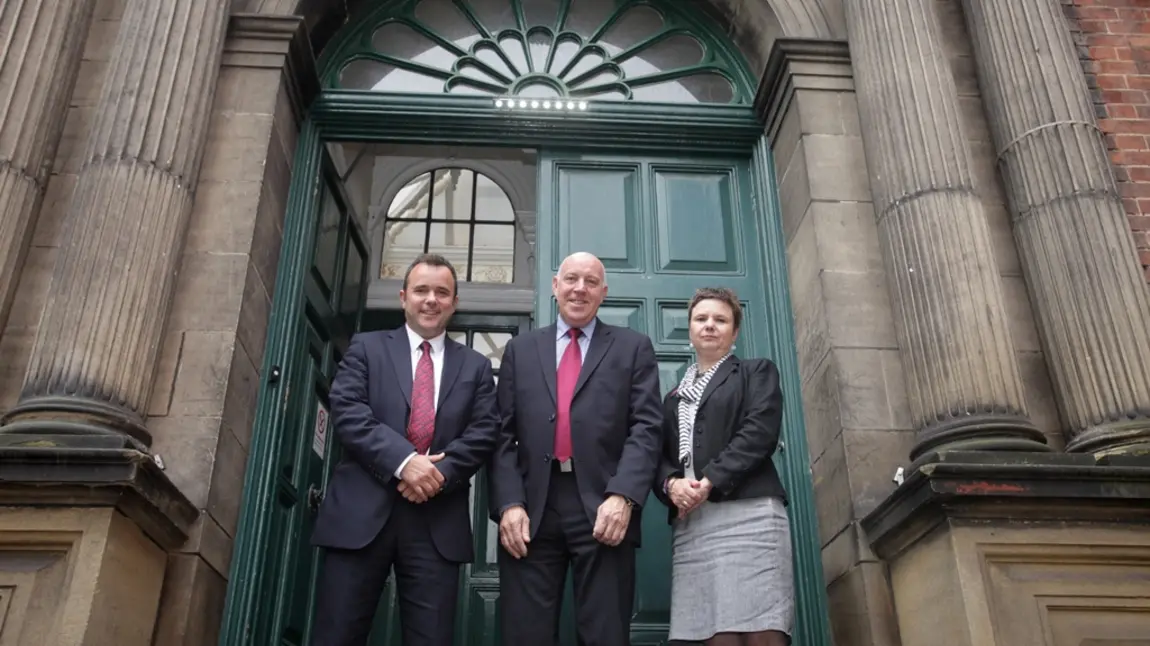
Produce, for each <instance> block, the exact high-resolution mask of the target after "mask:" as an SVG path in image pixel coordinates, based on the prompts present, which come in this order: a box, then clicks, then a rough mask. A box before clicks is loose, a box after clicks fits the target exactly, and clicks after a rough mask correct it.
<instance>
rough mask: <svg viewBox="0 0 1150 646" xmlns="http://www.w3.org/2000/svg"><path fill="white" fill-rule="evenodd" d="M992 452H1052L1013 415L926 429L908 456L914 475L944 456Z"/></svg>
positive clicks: (1035, 430)
mask: <svg viewBox="0 0 1150 646" xmlns="http://www.w3.org/2000/svg"><path fill="white" fill-rule="evenodd" d="M956 451H958V452H963V451H995V452H1011V453H1013V452H1020V453H1047V452H1053V451H1054V449H1052V448H1050V447H1049V446H1048V445H1047V444H1046V436H1045V435H1043V434H1042V431H1040V430H1039V429H1038V427H1037V426H1035V425H1034V424H1032V423H1031V422H1030V420H1028V419H1027V418H1025V417H1021V416H1016V415H969V416H966V417H961V418H955V419H950V420H947V421H946V422H943V423H941V424H935V425H932V426H928V427H927V428H926V429H924V430H922V431H920V432H919V436H918V441H917V442H916V443H915V447H914V449H913V450H912V451H911V453H910V459H911V461H912V462H911V466H910V468H909V469H907V470H908V471H913V470H915V469H917V468H919V467H920V466H922V465H924V464H928V463H931V462H936V461H938V459H939V455H941V454H942V453H944V452H949V453H953V452H956Z"/></svg>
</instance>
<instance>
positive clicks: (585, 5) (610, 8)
mask: <svg viewBox="0 0 1150 646" xmlns="http://www.w3.org/2000/svg"><path fill="white" fill-rule="evenodd" d="M614 5H615V3H614V2H610V1H608V0H574V1H573V2H572V3H571V8H570V9H568V10H567V22H566V23H565V24H564V25H563V29H564V30H566V31H573V32H575V33H576V34H579V35H580V36H582V37H584V38H590V37H591V35H592V34H594V33H595V30H596V29H598V28H599V26H600V25H602V24H603V23H604V22H606V20H607V19H608V18H610V17H611V14H612V13H613V12H614V11H615V6H614Z"/></svg>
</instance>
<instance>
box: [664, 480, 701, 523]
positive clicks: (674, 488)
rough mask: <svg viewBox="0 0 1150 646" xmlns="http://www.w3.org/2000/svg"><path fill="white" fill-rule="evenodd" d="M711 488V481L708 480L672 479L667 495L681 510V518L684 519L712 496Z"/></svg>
mask: <svg viewBox="0 0 1150 646" xmlns="http://www.w3.org/2000/svg"><path fill="white" fill-rule="evenodd" d="M711 487H712V485H711V481H710V480H708V479H707V478H703V479H702V480H688V479H687V478H672V479H671V482H670V483H669V484H668V485H667V494H668V495H669V496H670V498H671V502H673V503H675V507H677V508H678V509H679V518H680V519H682V518H686V516H687V514H689V513H691V512H692V511H694V510H695V508H697V507H698V506H699V505H701V504H703V501H705V500H706V499H707V497H708V496H710V495H711Z"/></svg>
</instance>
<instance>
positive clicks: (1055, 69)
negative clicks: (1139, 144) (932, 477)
mask: <svg viewBox="0 0 1150 646" xmlns="http://www.w3.org/2000/svg"><path fill="white" fill-rule="evenodd" d="M963 6H964V9H965V13H966V19H967V24H968V26H969V29H970V32H971V37H972V38H973V40H974V45H975V48H974V51H975V58H976V59H977V62H978V75H979V82H980V83H979V84H980V86H981V88H982V96H983V101H984V102H985V104H986V108H987V112H988V113H989V116H990V128H991V132H992V134H993V137H994V142H995V146H996V147H997V148H998V161H999V167H1000V169H1001V171H1002V176H1003V179H1004V182H1005V185H1006V189H1007V193H1008V196H1009V198H1008V199H1009V202H1010V208H1011V212H1012V213H1013V215H1014V237H1015V240H1016V241H1017V243H1018V250H1019V254H1020V256H1021V259H1022V265H1023V271H1024V273H1025V275H1026V281H1027V285H1028V286H1029V289H1030V293H1031V300H1032V301H1033V304H1034V312H1035V314H1036V316H1037V319H1038V325H1039V330H1040V332H1041V337H1042V342H1043V350H1044V352H1045V355H1046V360H1047V363H1048V365H1049V367H1050V374H1051V377H1052V380H1053V382H1054V388H1055V392H1056V393H1057V396H1058V403H1059V405H1060V406H1061V408H1062V413H1063V415H1064V417H1065V419H1066V421H1067V422H1068V424H1069V426H1070V434H1071V436H1070V442H1069V444H1068V445H1067V449H1068V450H1071V451H1089V452H1096V453H1107V452H1114V451H1122V450H1130V449H1133V448H1135V447H1141V448H1142V449H1150V292H1148V291H1147V287H1146V282H1145V279H1144V278H1143V276H1142V271H1141V267H1140V266H1139V264H1138V261H1137V255H1136V252H1135V247H1134V241H1133V237H1132V235H1131V233H1130V224H1129V221H1128V220H1127V219H1126V214H1125V212H1124V210H1123V208H1122V200H1121V198H1120V196H1119V194H1118V188H1117V185H1116V183H1115V181H1114V174H1113V170H1112V169H1111V166H1110V160H1109V157H1108V156H1107V152H1106V143H1105V140H1104V138H1103V135H1102V133H1101V131H1100V130H1099V129H1098V125H1097V122H1096V121H1095V118H1094V109H1093V105H1092V102H1091V99H1090V92H1089V90H1088V89H1087V87H1086V79H1085V77H1084V75H1083V73H1082V66H1081V63H1079V60H1078V56H1077V53H1076V51H1075V49H1074V44H1073V42H1072V41H1071V38H1070V31H1069V27H1068V25H1067V24H1066V18H1065V17H1064V16H1063V14H1062V8H1061V7H1060V6H1059V5H1058V3H1056V2H1052V1H1051V0H1010V2H998V1H987V0H964V2H963Z"/></svg>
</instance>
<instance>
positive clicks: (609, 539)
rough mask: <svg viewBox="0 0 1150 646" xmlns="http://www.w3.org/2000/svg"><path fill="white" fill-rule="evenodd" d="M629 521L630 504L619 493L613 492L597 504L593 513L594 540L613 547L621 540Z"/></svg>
mask: <svg viewBox="0 0 1150 646" xmlns="http://www.w3.org/2000/svg"><path fill="white" fill-rule="evenodd" d="M630 523H631V504H630V503H628V502H627V499H626V498H624V497H623V496H620V495H619V494H613V495H611V496H609V497H608V498H607V499H606V500H604V501H603V504H601V505H599V512H598V513H597V514H596V515H595V531H594V532H593V535H594V536H595V540H597V541H599V542H600V543H602V544H604V545H609V546H611V547H614V546H616V545H618V544H619V543H621V542H623V536H624V535H626V534H627V525H629V524H630Z"/></svg>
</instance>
